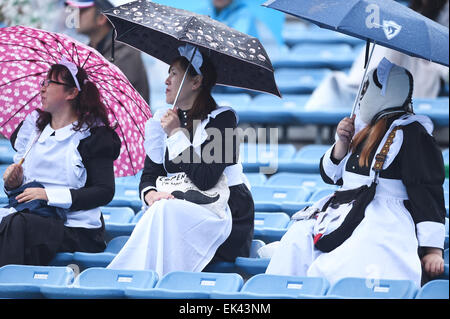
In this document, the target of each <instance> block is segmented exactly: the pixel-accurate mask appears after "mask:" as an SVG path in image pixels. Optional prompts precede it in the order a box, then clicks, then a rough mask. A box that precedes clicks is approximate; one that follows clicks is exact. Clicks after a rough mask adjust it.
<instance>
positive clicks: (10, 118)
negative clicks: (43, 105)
mask: <svg viewBox="0 0 450 319" xmlns="http://www.w3.org/2000/svg"><path fill="white" fill-rule="evenodd" d="M38 95H39V92H38V93H36V94H35V95H34V96H33V97H32V98H31V99H29V100H28V101H27V102H26V103H25V104H24V105H22V106H21V107H20V108H19V109H18V110H17V111H16V112H15V113H14V114H13V115H12V116H10V117H9V119H8V120H6V122H5V123H3V124H2V125H1V127H4V126H5V125H6V123H8V122H9V121H10V120H12V118H13V117H14V116H16V114H17V113H19V112H20V111H22V109H23V108H24V107H25V106H26V105H28V103H30V102H31V101H32V100H33V99H34V98H36V96H38Z"/></svg>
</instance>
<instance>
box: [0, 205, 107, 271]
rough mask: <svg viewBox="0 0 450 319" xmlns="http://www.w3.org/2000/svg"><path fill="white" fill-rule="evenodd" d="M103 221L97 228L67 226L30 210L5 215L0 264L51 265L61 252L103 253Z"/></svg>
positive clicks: (0, 237)
mask: <svg viewBox="0 0 450 319" xmlns="http://www.w3.org/2000/svg"><path fill="white" fill-rule="evenodd" d="M105 248H106V244H105V241H104V222H103V218H102V227H100V228H95V229H87V228H77V227H66V226H64V222H63V221H62V220H59V219H55V218H51V217H42V216H39V215H36V214H31V213H29V211H28V210H24V211H21V212H16V213H13V214H10V215H7V216H5V217H3V219H2V221H1V223H0V267H1V266H4V265H8V264H20V265H41V266H44V265H48V264H49V262H50V261H51V260H52V259H53V258H54V257H55V255H56V254H57V253H58V252H75V251H84V252H92V253H94V252H102V251H103V250H104V249H105Z"/></svg>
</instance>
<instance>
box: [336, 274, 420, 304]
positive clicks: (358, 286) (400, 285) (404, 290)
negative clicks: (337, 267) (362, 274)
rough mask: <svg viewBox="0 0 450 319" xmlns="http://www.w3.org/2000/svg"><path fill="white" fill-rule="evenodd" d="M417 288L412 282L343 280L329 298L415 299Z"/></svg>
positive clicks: (362, 279) (338, 282) (365, 279)
mask: <svg viewBox="0 0 450 319" xmlns="http://www.w3.org/2000/svg"><path fill="white" fill-rule="evenodd" d="M416 293H417V287H416V285H415V284H414V282H413V281H411V280H389V279H379V280H375V281H374V280H369V279H368V278H351V277H348V278H342V279H340V280H338V281H337V282H336V283H334V284H333V285H332V286H331V288H330V290H329V291H328V293H327V296H328V297H338V298H362V299H374V298H380V299H413V298H414V297H415V295H416Z"/></svg>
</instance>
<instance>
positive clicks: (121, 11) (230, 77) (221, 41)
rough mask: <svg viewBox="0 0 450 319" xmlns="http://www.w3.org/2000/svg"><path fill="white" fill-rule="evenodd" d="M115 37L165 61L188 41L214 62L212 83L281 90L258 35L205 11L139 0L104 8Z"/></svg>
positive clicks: (261, 90)
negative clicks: (210, 15) (245, 31)
mask: <svg viewBox="0 0 450 319" xmlns="http://www.w3.org/2000/svg"><path fill="white" fill-rule="evenodd" d="M103 13H104V14H105V15H106V16H107V17H108V19H109V20H110V21H111V23H112V24H113V25H114V28H115V30H116V33H117V35H116V40H117V41H120V42H124V43H126V44H128V45H131V46H133V47H135V48H137V49H139V50H141V51H143V52H145V53H147V54H149V55H151V56H153V57H155V58H157V59H159V60H161V61H163V62H165V63H168V64H170V63H172V61H173V60H174V59H175V58H176V57H177V56H179V53H178V47H179V46H181V45H184V44H185V43H191V44H193V45H195V46H197V48H198V49H199V50H200V51H201V52H202V53H203V54H204V55H206V56H208V57H209V58H210V59H211V61H212V63H213V64H214V66H215V68H216V71H217V75H218V76H217V84H218V85H225V86H232V87H238V88H244V89H249V90H254V91H260V92H267V93H270V94H274V95H277V96H281V95H280V92H279V90H278V88H277V85H276V83H275V78H274V74H273V66H272V63H271V62H270V59H269V57H268V55H267V53H266V51H265V49H264V47H263V46H262V44H261V43H260V41H259V40H258V39H257V38H255V37H252V36H249V35H247V34H245V33H242V32H239V31H237V30H235V29H232V28H230V27H228V26H227V25H225V24H223V23H221V22H218V21H216V20H213V19H211V18H209V17H208V16H205V15H200V14H197V13H193V12H190V11H186V10H182V9H177V8H173V7H169V6H165V5H161V4H158V3H154V2H150V1H146V0H138V1H133V2H130V3H127V4H124V5H121V6H118V7H115V8H112V9H109V10H107V11H104V12H103Z"/></svg>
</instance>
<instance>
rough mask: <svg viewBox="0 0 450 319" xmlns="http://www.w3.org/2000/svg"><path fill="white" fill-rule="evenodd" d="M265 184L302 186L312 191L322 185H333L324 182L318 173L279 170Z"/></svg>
mask: <svg viewBox="0 0 450 319" xmlns="http://www.w3.org/2000/svg"><path fill="white" fill-rule="evenodd" d="M265 185H280V186H304V187H306V188H308V189H310V190H311V191H312V192H314V191H315V190H316V189H318V188H322V187H328V186H329V187H334V186H333V185H329V184H326V183H325V182H324V181H323V179H322V177H321V176H320V174H316V173H311V174H308V173H291V172H280V173H277V174H274V175H272V176H270V177H269V178H268V179H267V182H266V183H265Z"/></svg>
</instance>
